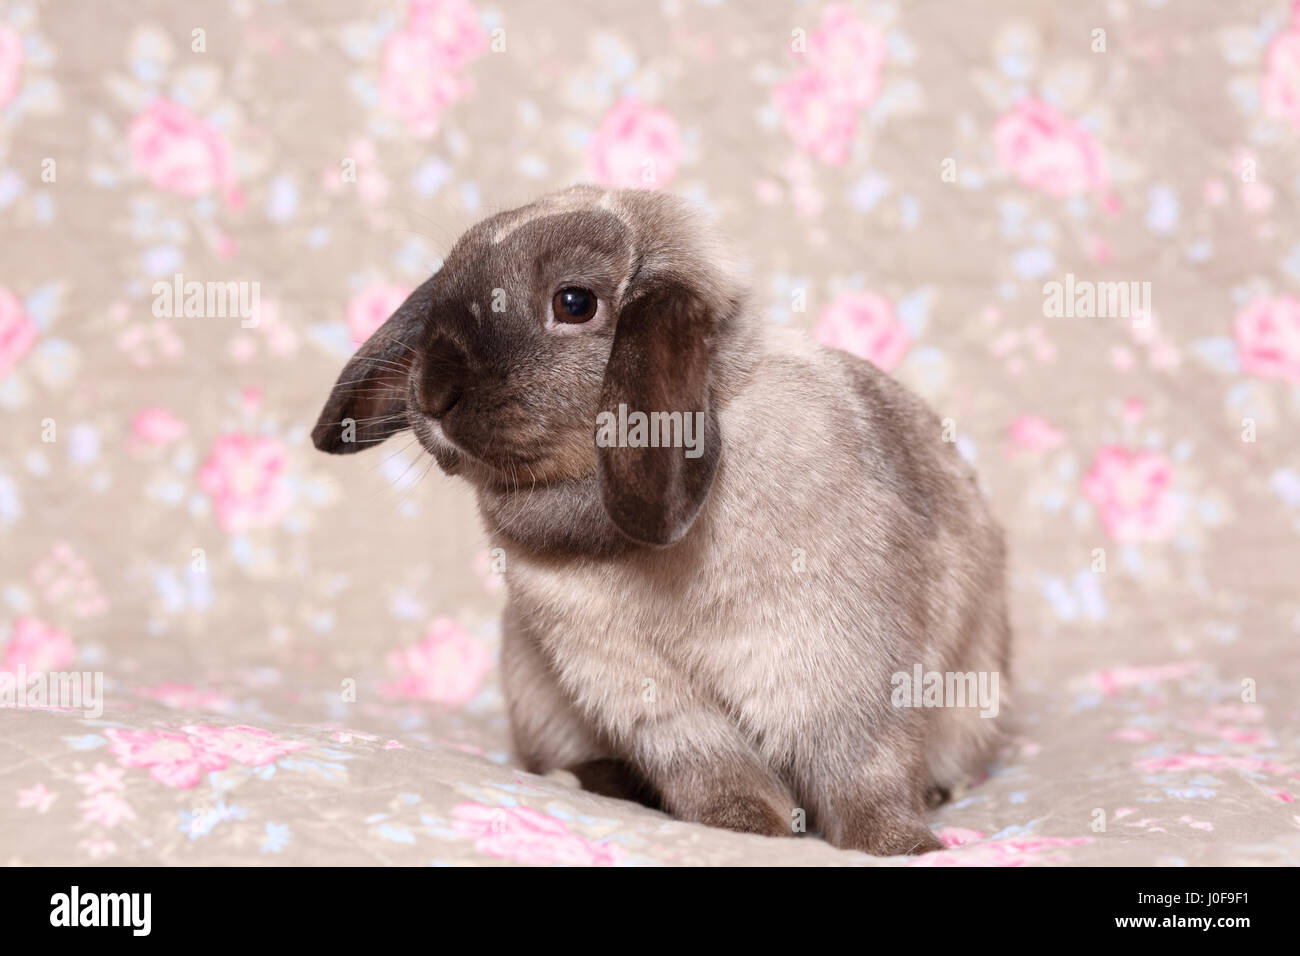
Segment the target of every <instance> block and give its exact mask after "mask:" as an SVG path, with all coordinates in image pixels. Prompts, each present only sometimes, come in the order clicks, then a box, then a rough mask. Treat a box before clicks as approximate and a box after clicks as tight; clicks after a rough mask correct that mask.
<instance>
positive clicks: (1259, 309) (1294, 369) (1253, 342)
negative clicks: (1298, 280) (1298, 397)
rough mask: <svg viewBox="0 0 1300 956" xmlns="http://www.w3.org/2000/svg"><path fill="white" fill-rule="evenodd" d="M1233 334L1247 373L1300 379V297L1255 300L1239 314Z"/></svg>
mask: <svg viewBox="0 0 1300 956" xmlns="http://www.w3.org/2000/svg"><path fill="white" fill-rule="evenodd" d="M1232 333H1233V335H1234V337H1235V338H1236V340H1237V357H1238V359H1239V360H1240V362H1241V367H1242V368H1243V369H1244V370H1245V371H1246V372H1249V373H1250V374H1251V375H1258V376H1259V377H1260V378H1280V379H1282V380H1283V381H1286V382H1300V299H1297V298H1295V297H1294V296H1289V295H1284V296H1278V297H1276V298H1271V299H1268V298H1264V299H1255V300H1254V301H1253V302H1251V303H1250V304H1248V305H1247V306H1246V307H1245V308H1244V309H1242V310H1241V311H1240V312H1238V313H1237V317H1236V318H1235V319H1234V320H1233V323H1232Z"/></svg>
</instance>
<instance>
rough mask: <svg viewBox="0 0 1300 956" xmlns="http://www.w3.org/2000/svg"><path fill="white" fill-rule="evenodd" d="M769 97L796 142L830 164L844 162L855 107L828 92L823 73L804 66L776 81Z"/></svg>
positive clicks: (853, 129)
mask: <svg viewBox="0 0 1300 956" xmlns="http://www.w3.org/2000/svg"><path fill="white" fill-rule="evenodd" d="M772 98H773V100H774V101H775V102H776V108H777V109H778V110H779V111H780V113H781V116H782V117H783V118H784V119H785V128H786V132H788V133H789V134H790V138H791V139H793V140H794V143H795V145H796V146H798V147H799V148H800V149H801V150H803V151H804V152H805V153H808V154H809V155H811V156H814V157H816V158H817V159H820V160H821V161H822V162H823V163H826V164H827V165H830V166H843V165H844V164H845V163H846V162H848V159H849V150H850V148H851V147H852V145H853V134H854V133H855V132H857V126H858V114H857V110H855V109H854V108H853V106H852V105H851V104H848V103H844V102H842V101H839V100H836V99H835V98H834V97H833V96H832V95H831V93H830V86H829V83H828V82H827V80H826V77H824V76H822V74H820V73H818V72H817V71H816V70H804V71H803V72H802V73H797V74H795V75H794V76H792V77H791V78H790V79H788V80H786V81H785V82H784V83H781V84H780V85H778V86H777V87H776V89H774V90H773V91H772Z"/></svg>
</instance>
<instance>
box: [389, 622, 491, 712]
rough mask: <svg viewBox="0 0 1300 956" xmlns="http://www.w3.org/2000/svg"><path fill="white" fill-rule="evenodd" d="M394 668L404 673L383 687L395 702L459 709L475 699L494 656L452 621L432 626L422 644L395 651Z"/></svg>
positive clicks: (392, 664) (393, 657)
mask: <svg viewBox="0 0 1300 956" xmlns="http://www.w3.org/2000/svg"><path fill="white" fill-rule="evenodd" d="M388 660H389V663H390V664H391V666H392V667H393V668H394V669H396V670H398V671H401V672H403V673H402V676H401V677H399V678H398V679H397V680H395V681H391V682H388V683H385V684H381V685H380V688H379V689H380V691H381V692H382V693H383V694H384V695H386V696H388V697H394V698H403V699H409V700H430V701H434V702H436V703H439V704H445V705H446V706H448V707H460V706H462V705H463V704H466V703H468V702H469V701H470V700H472V699H473V697H474V695H475V694H477V693H478V691H479V687H480V686H481V685H482V683H483V678H484V677H486V676H487V673H488V671H490V670H491V669H492V655H491V653H490V652H489V651H488V649H487V648H486V647H485V646H484V645H483V644H481V643H480V642H479V641H476V640H474V639H473V638H472V637H470V636H469V635H468V634H466V633H465V631H464V630H463V629H462V628H461V626H460V625H459V624H457V623H456V622H455V621H453V620H451V619H450V618H445V617H440V618H438V619H437V620H436V621H434V622H433V624H432V626H431V627H430V628H429V633H428V634H427V635H426V636H425V638H424V640H423V641H421V642H420V643H419V644H416V645H414V646H412V647H408V648H405V649H403V650H397V651H393V652H392V653H391V654H389V657H388Z"/></svg>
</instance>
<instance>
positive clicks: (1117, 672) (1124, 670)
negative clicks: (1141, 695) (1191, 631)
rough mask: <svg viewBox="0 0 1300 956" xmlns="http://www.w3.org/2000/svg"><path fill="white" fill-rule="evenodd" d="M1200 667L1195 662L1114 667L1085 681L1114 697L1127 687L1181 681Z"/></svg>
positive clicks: (1098, 672)
mask: <svg viewBox="0 0 1300 956" xmlns="http://www.w3.org/2000/svg"><path fill="white" fill-rule="evenodd" d="M1202 666H1203V665H1201V664H1200V663H1199V662H1197V661H1180V662H1178V663H1176V664H1160V665H1156V666H1151V667H1115V668H1112V669H1110V670H1101V671H1096V672H1095V673H1092V674H1089V675H1087V677H1086V678H1085V681H1087V682H1088V683H1091V684H1092V686H1093V687H1095V688H1096V689H1097V690H1099V691H1101V692H1102V693H1103V694H1105V695H1106V696H1107V697H1114V696H1115V695H1116V694H1118V693H1120V692H1121V691H1123V690H1125V689H1126V688H1129V687H1140V686H1142V685H1143V684H1153V683H1156V682H1157V681H1167V680H1183V679H1184V678H1187V677H1191V676H1192V675H1193V674H1195V673H1196V672H1197V671H1199V670H1200V669H1201V667H1202Z"/></svg>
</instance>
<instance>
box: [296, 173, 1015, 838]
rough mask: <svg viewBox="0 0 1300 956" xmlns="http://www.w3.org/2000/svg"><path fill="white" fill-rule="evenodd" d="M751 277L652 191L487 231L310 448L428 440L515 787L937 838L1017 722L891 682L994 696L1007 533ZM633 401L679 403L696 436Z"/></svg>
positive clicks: (702, 818) (413, 305)
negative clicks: (471, 536) (475, 566)
mask: <svg viewBox="0 0 1300 956" xmlns="http://www.w3.org/2000/svg"><path fill="white" fill-rule="evenodd" d="M738 276H739V270H738V269H737V268H736V267H735V266H734V264H732V262H731V261H730V260H729V258H728V256H727V255H726V253H725V250H724V248H723V246H722V245H721V243H720V240H719V239H718V238H717V236H716V234H715V232H714V231H713V227H712V226H711V225H710V224H709V223H707V222H706V221H705V218H704V216H703V215H702V214H701V213H699V212H698V211H697V210H695V209H694V207H692V206H691V205H690V204H689V203H687V202H686V201H684V200H682V199H679V198H676V197H674V196H672V195H670V194H667V193H664V192H660V191H651V190H622V189H607V188H603V187H598V186H574V187H571V188H569V189H566V190H563V191H561V192H556V193H552V194H549V195H546V196H544V197H542V198H540V199H538V200H536V201H535V202H533V203H531V204H529V205H526V206H523V207H521V208H518V209H514V210H512V211H508V212H502V213H500V214H497V215H493V216H492V217H490V218H488V219H486V220H484V221H483V222H480V223H479V224H478V225H476V226H474V227H473V228H471V229H469V231H467V232H466V233H465V234H464V235H463V236H461V237H460V239H459V240H458V241H457V242H456V244H455V245H454V247H453V248H452V250H451V251H450V253H449V254H448V255H447V257H446V260H445V262H444V264H443V266H442V267H441V269H440V270H439V271H438V272H437V273H435V274H434V275H433V277H432V278H430V279H429V280H428V281H426V282H425V283H424V284H423V285H421V286H420V287H419V288H418V289H416V290H415V292H414V293H412V294H411V296H410V297H409V298H408V299H407V300H406V301H405V302H404V303H403V304H402V305H401V307H400V308H398V309H397V311H396V312H395V313H394V314H393V316H392V317H391V318H390V319H388V320H387V322H385V323H384V324H383V325H382V326H381V327H380V328H379V329H378V330H377V331H376V332H375V333H374V334H373V336H372V337H371V338H370V339H369V340H368V341H367V342H365V343H364V344H363V345H362V346H361V348H360V349H359V350H358V351H357V352H356V354H355V355H354V356H353V357H352V359H351V360H350V361H349V362H348V363H347V366H346V367H345V368H344V370H343V372H342V374H341V375H340V377H339V380H338V384H337V385H335V387H334V389H333V390H332V391H331V392H330V394H329V398H328V400H327V401H326V403H325V407H324V410H323V411H322V413H321V416H320V419H319V421H318V423H317V424H316V426H315V428H314V430H313V432H312V438H313V443H314V444H315V446H316V447H317V448H318V449H320V450H322V451H325V452H330V453H334V454H347V453H351V452H356V451H360V450H362V449H364V448H368V447H371V446H372V445H374V444H377V443H378V442H381V441H383V440H384V439H386V438H387V437H389V436H390V435H392V434H394V433H396V432H398V431H401V430H404V429H411V430H412V431H413V432H414V434H415V436H416V437H417V438H418V440H419V442H420V444H421V445H422V446H423V448H424V449H426V450H427V451H428V452H429V454H431V455H432V456H433V458H434V459H436V461H437V464H438V465H439V467H440V468H441V469H442V471H444V472H445V473H447V474H449V475H459V476H462V477H463V478H465V479H466V480H467V481H468V482H469V483H470V484H471V486H472V487H473V489H474V491H475V493H476V498H477V503H478V507H479V510H480V512H481V516H482V519H483V521H484V523H485V526H486V528H487V531H488V533H489V536H490V539H491V541H492V543H493V545H494V546H495V547H499V548H500V549H502V551H503V553H504V558H505V581H506V591H507V595H508V596H507V600H506V606H505V610H504V614H503V620H502V647H501V673H502V681H503V685H504V690H505V695H506V700H507V704H508V710H509V716H510V724H511V729H512V733H513V741H514V748H515V752H516V753H515V756H516V758H517V760H518V761H519V762H520V764H521V765H522V766H523V767H524V768H525V769H527V770H528V771H531V772H534V773H539V774H546V773H550V772H552V771H559V770H568V771H571V772H572V773H573V774H574V775H575V776H576V777H577V779H578V781H579V783H580V784H581V785H582V786H583V787H585V788H586V789H588V790H591V791H594V792H597V793H603V794H607V795H611V796H618V797H624V798H628V799H637V800H640V801H641V802H643V803H646V804H648V805H651V806H657V807H659V808H661V809H663V810H666V811H667V812H669V813H671V814H672V815H673V816H675V817H677V818H678V819H681V820H685V821H692V822H698V823H702V824H706V825H708V826H713V827H721V828H726V829H729V830H734V831H740V832H743V833H752V834H761V835H765V836H771V837H777V836H791V835H794V834H797V833H801V832H806V831H807V832H820V834H821V835H822V836H823V837H824V838H825V839H827V840H828V841H829V842H830V843H831V844H832V845H834V846H836V847H841V848H845V849H853V850H859V851H863V852H866V853H869V854H874V855H902V854H917V853H924V852H928V851H931V850H937V849H940V848H941V846H942V845H941V843H940V841H939V840H938V839H937V838H936V837H935V835H934V832H933V831H932V830H931V829H930V827H929V825H928V823H927V822H926V812H927V809H928V808H929V807H930V806H932V805H934V804H936V803H937V802H940V801H942V799H944V798H945V797H946V795H947V794H948V793H950V792H951V790H952V789H953V788H954V787H959V786H962V785H963V784H964V783H965V782H967V781H968V780H970V779H971V778H972V776H973V775H975V774H976V773H977V772H978V771H979V769H980V767H981V766H982V764H983V763H984V762H985V761H986V760H988V759H989V758H990V757H991V755H992V752H993V750H994V749H995V748H996V745H997V742H998V740H999V735H1000V731H999V728H1000V725H1001V722H1002V719H1003V718H1002V717H999V718H997V719H990V718H988V717H987V716H981V712H980V711H977V710H974V709H972V708H970V707H951V706H949V707H925V706H922V707H916V706H907V705H908V704H914V703H915V702H914V701H912V700H910V699H908V696H907V694H906V693H904V694H902V695H900V694H899V693H898V686H899V685H898V680H899V678H898V676H897V675H900V674H904V675H911V674H912V673H913V672H914V669H917V668H918V665H919V668H921V669H923V670H924V671H925V672H926V673H928V672H930V671H937V672H942V673H954V672H956V673H964V672H979V673H992V674H994V675H1001V680H1000V681H999V684H998V687H999V689H1000V692H1001V690H1002V689H1004V688H1005V685H1006V680H1007V679H1008V676H1009V675H1008V663H1009V652H1010V628H1009V625H1008V620H1007V608H1006V597H1005V582H1004V565H1005V547H1004V543H1003V535H1002V531H1001V529H1000V527H999V525H998V524H997V523H996V522H995V520H994V518H993V517H992V516H991V514H990V512H989V509H988V507H987V505H986V503H985V501H984V499H983V497H982V495H981V492H980V490H979V488H978V486H977V484H976V480H975V477H974V475H973V473H972V471H971V469H970V468H969V467H968V466H967V464H966V463H965V462H964V461H963V459H962V458H961V457H960V456H959V455H958V453H957V452H956V450H955V446H954V445H953V444H952V443H951V442H950V441H944V440H942V437H943V436H942V429H941V425H940V422H939V420H938V419H937V417H936V416H935V415H934V413H933V412H931V411H930V410H929V409H928V408H927V407H926V406H925V405H924V404H923V402H922V401H921V400H920V399H919V398H917V397H916V396H914V395H913V394H912V393H911V392H909V391H907V390H906V389H905V388H903V387H902V386H901V385H900V384H898V383H897V382H895V381H894V380H893V379H891V378H890V377H889V376H888V375H886V374H885V373H884V372H882V371H880V370H879V369H878V368H876V367H875V366H874V365H872V364H870V363H869V362H866V361H864V360H861V359H859V358H857V357H854V356H851V355H849V354H846V353H844V352H840V351H835V350H831V349H827V348H824V347H822V346H820V345H818V344H816V343H814V342H812V341H810V340H808V339H806V338H804V337H803V336H801V335H799V334H796V333H794V332H792V331H787V330H783V329H778V328H776V327H774V326H771V325H770V324H768V323H764V322H763V321H761V320H760V317H759V314H758V312H757V310H756V309H755V308H754V307H753V306H752V305H751V304H750V303H749V302H748V300H747V297H746V292H745V288H744V284H743V282H742V281H741V279H740V278H738ZM636 412H641V413H644V414H645V415H649V414H650V413H655V412H658V413H682V414H681V418H682V420H683V427H682V428H681V429H680V431H681V432H683V433H684V432H685V431H686V425H692V424H693V425H695V426H697V427H695V428H693V429H692V431H693V438H694V441H693V443H692V446H687V444H686V441H685V439H684V438H683V437H682V435H681V434H678V431H679V429H677V427H676V422H675V421H674V420H672V419H671V417H668V418H665V417H662V416H661V417H660V418H659V419H658V422H659V426H660V427H659V432H658V434H657V435H655V436H653V437H652V438H651V439H649V440H647V439H646V436H645V429H644V428H642V429H641V430H640V431H638V430H637V428H636V426H635V421H636V419H635V413H636ZM618 416H622V417H621V418H619V417H618ZM624 431H626V434H624ZM602 434H603V435H604V438H605V439H606V440H604V441H601V440H600V439H601V437H602ZM655 438H658V439H661V440H659V441H655V440H654V439H655ZM610 439H614V440H610ZM917 672H918V673H919V672H920V671H919V670H918V671H917ZM1002 710H1003V711H1005V707H1004V708H1002Z"/></svg>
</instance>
